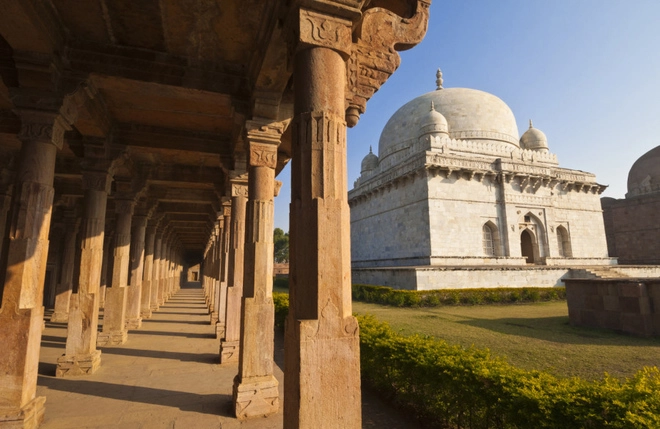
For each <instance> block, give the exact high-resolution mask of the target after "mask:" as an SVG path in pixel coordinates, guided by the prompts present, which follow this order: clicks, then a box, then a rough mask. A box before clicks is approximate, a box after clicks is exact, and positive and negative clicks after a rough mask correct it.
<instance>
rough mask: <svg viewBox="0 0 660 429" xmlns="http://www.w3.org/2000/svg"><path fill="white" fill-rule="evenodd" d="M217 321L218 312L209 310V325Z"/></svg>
mask: <svg viewBox="0 0 660 429" xmlns="http://www.w3.org/2000/svg"><path fill="white" fill-rule="evenodd" d="M217 323H218V312H217V311H213V312H211V325H215V324H217Z"/></svg>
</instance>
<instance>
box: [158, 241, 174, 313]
mask: <svg viewBox="0 0 660 429" xmlns="http://www.w3.org/2000/svg"><path fill="white" fill-rule="evenodd" d="M171 233H172V231H171V230H170V229H168V230H167V232H166V233H164V234H163V244H162V246H161V249H160V273H159V277H158V305H159V306H161V305H163V304H165V301H166V300H167V298H166V296H165V287H166V285H167V270H168V268H169V262H170V261H169V254H170V235H171Z"/></svg>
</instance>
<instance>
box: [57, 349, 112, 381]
mask: <svg viewBox="0 0 660 429" xmlns="http://www.w3.org/2000/svg"><path fill="white" fill-rule="evenodd" d="M100 366H101V351H100V350H94V352H93V353H92V354H89V355H79V356H67V355H62V356H60V357H59V358H58V359H57V370H56V371H55V377H77V376H79V375H91V374H94V373H95V372H96V370H97V369H99V367H100Z"/></svg>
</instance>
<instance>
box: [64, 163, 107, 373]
mask: <svg viewBox="0 0 660 429" xmlns="http://www.w3.org/2000/svg"><path fill="white" fill-rule="evenodd" d="M99 164H103V163H102V162H100V163H99ZM103 167H105V168H103ZM107 167H108V166H107V165H105V166H103V165H96V168H95V169H91V168H90V169H87V170H84V171H83V189H84V190H85V198H84V212H83V218H82V223H81V228H80V235H81V252H80V276H79V279H78V293H74V294H72V295H71V303H70V306H69V324H68V327H67V338H66V349H65V354H64V355H63V356H62V357H60V358H59V359H58V360H57V371H56V373H55V375H56V376H57V377H69V376H76V375H87V374H92V373H93V372H95V371H96V370H97V369H98V367H99V366H100V365H101V351H100V350H97V349H96V339H97V331H98V323H99V304H98V298H99V297H98V295H99V285H100V282H101V264H102V262H103V237H104V230H105V211H106V204H107V197H108V193H109V192H110V184H111V182H112V178H111V176H110V175H109V174H108V172H107Z"/></svg>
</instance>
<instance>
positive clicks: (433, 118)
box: [419, 101, 449, 137]
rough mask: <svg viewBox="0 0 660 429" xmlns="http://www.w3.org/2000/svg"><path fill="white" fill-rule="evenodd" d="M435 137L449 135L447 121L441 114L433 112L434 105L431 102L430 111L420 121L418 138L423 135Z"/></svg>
mask: <svg viewBox="0 0 660 429" xmlns="http://www.w3.org/2000/svg"><path fill="white" fill-rule="evenodd" d="M429 134H430V135H433V136H436V135H438V134H445V135H447V134H449V125H448V124H447V119H445V117H444V116H443V115H442V113H440V112H438V111H437V110H435V103H434V102H433V101H431V110H429V112H428V113H427V114H426V115H425V116H424V117H423V118H422V119H421V120H420V133H419V137H422V136H425V135H429Z"/></svg>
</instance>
